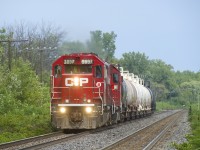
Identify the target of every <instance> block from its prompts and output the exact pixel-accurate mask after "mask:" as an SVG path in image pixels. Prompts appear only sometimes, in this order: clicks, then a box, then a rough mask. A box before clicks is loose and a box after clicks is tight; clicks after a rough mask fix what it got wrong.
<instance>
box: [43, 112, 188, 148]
mask: <svg viewBox="0 0 200 150" xmlns="http://www.w3.org/2000/svg"><path fill="white" fill-rule="evenodd" d="M174 112H175V111H165V112H163V113H162V114H159V115H158V114H153V115H152V116H150V117H147V118H142V119H137V120H133V121H131V122H130V123H128V124H123V125H121V126H118V127H115V128H113V129H110V130H106V131H103V132H98V133H93V134H90V135H87V136H84V137H81V138H79V139H73V140H70V141H67V142H65V143H60V144H57V145H54V146H51V147H47V148H45V149H48V150H49V149H53V150H63V149H76V150H96V149H103V148H104V147H105V146H108V145H110V144H112V143H113V142H116V141H118V140H119V139H122V138H124V137H125V136H128V135H130V134H132V133H134V132H135V131H137V130H138V129H140V128H142V127H145V126H147V125H149V124H152V123H153V122H155V121H157V120H160V119H162V118H164V117H166V116H168V115H170V114H172V113H174ZM178 122H179V123H178V124H179V125H177V127H178V128H177V129H178V130H175V129H176V127H174V128H173V129H174V130H175V131H172V132H171V133H172V136H169V138H168V139H166V141H165V142H163V144H164V146H163V147H159V149H160V148H161V149H172V148H171V147H170V145H171V142H177V143H182V142H185V141H186V139H185V138H184V136H185V134H188V133H189V132H190V126H189V123H188V122H187V113H185V115H184V117H182V118H180V121H178ZM179 126H180V127H179Z"/></svg>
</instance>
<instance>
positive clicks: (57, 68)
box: [54, 65, 62, 78]
mask: <svg viewBox="0 0 200 150" xmlns="http://www.w3.org/2000/svg"><path fill="white" fill-rule="evenodd" d="M54 74H55V77H56V78H59V77H61V76H62V67H61V66H59V65H56V66H55V68H54Z"/></svg>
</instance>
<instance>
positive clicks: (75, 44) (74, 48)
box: [59, 41, 88, 55]
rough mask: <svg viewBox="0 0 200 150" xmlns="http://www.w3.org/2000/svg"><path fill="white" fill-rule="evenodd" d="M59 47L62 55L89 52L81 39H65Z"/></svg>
mask: <svg viewBox="0 0 200 150" xmlns="http://www.w3.org/2000/svg"><path fill="white" fill-rule="evenodd" d="M59 49H60V50H61V51H60V54H61V55H62V54H70V53H79V52H82V53H83V52H88V50H87V49H86V46H85V44H84V43H82V42H80V41H72V42H68V41H65V42H63V43H62V45H61V47H60V48H59Z"/></svg>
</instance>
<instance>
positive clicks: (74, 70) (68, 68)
mask: <svg viewBox="0 0 200 150" xmlns="http://www.w3.org/2000/svg"><path fill="white" fill-rule="evenodd" d="M65 73H69V74H88V73H92V65H65Z"/></svg>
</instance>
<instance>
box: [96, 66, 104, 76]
mask: <svg viewBox="0 0 200 150" xmlns="http://www.w3.org/2000/svg"><path fill="white" fill-rule="evenodd" d="M95 77H96V78H101V77H102V67H101V66H96V69H95Z"/></svg>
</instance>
